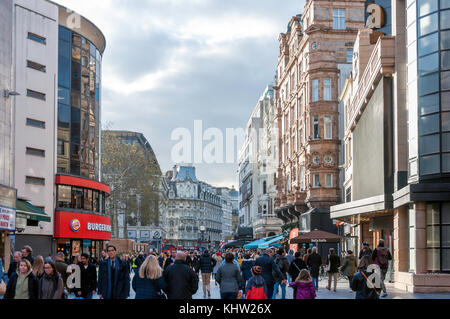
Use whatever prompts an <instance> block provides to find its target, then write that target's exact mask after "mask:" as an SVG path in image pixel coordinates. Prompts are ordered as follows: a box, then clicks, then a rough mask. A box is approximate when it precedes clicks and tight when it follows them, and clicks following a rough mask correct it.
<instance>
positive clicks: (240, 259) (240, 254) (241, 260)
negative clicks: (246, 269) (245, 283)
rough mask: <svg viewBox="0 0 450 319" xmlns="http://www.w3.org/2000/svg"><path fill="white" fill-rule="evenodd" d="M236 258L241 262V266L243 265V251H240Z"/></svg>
mask: <svg viewBox="0 0 450 319" xmlns="http://www.w3.org/2000/svg"><path fill="white" fill-rule="evenodd" d="M236 260H237V262H238V264H239V267H242V262H243V261H244V257H243V256H242V252H238V254H237V257H236Z"/></svg>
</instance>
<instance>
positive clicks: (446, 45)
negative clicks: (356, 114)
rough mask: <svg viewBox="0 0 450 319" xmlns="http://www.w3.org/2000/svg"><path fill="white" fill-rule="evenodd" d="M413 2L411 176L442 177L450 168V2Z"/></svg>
mask: <svg viewBox="0 0 450 319" xmlns="http://www.w3.org/2000/svg"><path fill="white" fill-rule="evenodd" d="M407 6H408V8H407V44H408V69H407V70H408V71H407V72H408V75H407V77H408V112H409V145H410V146H409V147H410V149H409V160H410V169H409V175H410V178H413V179H434V178H441V177H444V175H446V174H448V173H450V167H449V166H450V164H449V159H450V150H449V145H448V144H449V136H450V106H449V105H450V104H449V102H450V62H449V61H450V22H449V21H450V6H449V1H447V0H417V1H408V3H407ZM417 163H418V165H417ZM414 177H415V178H414Z"/></svg>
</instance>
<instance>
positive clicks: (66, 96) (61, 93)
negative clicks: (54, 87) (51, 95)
mask: <svg viewBox="0 0 450 319" xmlns="http://www.w3.org/2000/svg"><path fill="white" fill-rule="evenodd" d="M58 103H61V104H66V105H70V90H69V89H66V88H63V87H61V86H60V87H58Z"/></svg>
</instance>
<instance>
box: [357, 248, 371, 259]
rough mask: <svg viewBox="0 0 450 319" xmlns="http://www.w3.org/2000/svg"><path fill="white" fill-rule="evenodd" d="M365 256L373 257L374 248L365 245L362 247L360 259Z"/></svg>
mask: <svg viewBox="0 0 450 319" xmlns="http://www.w3.org/2000/svg"><path fill="white" fill-rule="evenodd" d="M363 256H369V257H370V258H372V249H370V248H369V247H364V248H363V249H361V251H360V252H359V257H358V259H361V258H363Z"/></svg>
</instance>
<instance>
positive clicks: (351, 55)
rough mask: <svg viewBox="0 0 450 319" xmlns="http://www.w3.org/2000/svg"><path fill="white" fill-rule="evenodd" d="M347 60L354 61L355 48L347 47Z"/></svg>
mask: <svg viewBox="0 0 450 319" xmlns="http://www.w3.org/2000/svg"><path fill="white" fill-rule="evenodd" d="M347 62H348V63H352V62H353V49H347Z"/></svg>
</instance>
